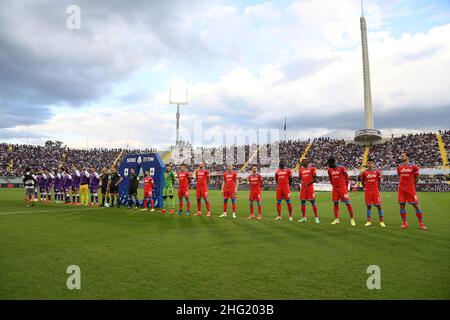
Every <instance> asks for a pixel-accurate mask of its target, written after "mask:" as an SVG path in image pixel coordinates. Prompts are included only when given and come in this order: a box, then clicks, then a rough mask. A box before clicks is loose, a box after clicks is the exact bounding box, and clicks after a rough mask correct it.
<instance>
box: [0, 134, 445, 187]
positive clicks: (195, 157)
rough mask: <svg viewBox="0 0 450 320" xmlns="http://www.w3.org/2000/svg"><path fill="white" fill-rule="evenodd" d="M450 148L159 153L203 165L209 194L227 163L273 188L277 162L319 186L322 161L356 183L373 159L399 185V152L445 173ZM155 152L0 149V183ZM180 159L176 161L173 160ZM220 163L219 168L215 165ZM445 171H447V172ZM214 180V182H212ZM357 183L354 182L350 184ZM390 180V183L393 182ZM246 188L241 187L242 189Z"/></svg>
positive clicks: (396, 144) (320, 141)
mask: <svg viewBox="0 0 450 320" xmlns="http://www.w3.org/2000/svg"><path fill="white" fill-rule="evenodd" d="M449 144H450V131H449V130H446V131H440V132H438V133H421V134H409V135H403V136H401V137H395V138H391V139H386V140H385V141H384V142H382V143H379V144H375V145H371V146H367V147H366V146H364V145H360V144H355V143H352V142H350V143H349V142H346V141H344V140H342V139H332V138H317V139H314V140H306V141H301V140H288V141H281V142H277V143H274V144H267V145H260V146H257V145H251V146H249V145H245V146H229V147H223V146H221V147H213V148H203V147H202V148H194V147H192V146H191V145H190V144H189V143H186V142H183V148H182V149H180V150H176V149H171V150H170V151H165V152H161V154H162V157H163V159H164V160H165V163H169V162H174V160H178V162H174V164H175V165H177V164H180V163H181V162H185V163H186V164H187V165H188V169H189V170H190V171H194V170H195V168H196V166H197V164H198V162H200V161H201V160H203V161H206V163H207V168H208V169H209V170H210V171H211V174H212V176H213V177H215V176H217V177H218V178H217V179H218V180H217V182H216V180H213V181H212V186H211V187H212V188H214V186H215V184H216V183H217V186H218V187H220V183H221V175H222V173H223V171H224V170H225V169H226V164H227V163H233V164H234V165H235V169H236V170H239V171H240V172H241V173H244V172H248V171H250V169H251V165H252V164H253V163H256V164H257V166H258V168H259V170H260V171H261V173H263V174H265V176H267V177H268V178H267V179H265V185H266V187H267V188H271V187H273V185H274V183H275V182H274V181H273V179H272V178H271V177H272V176H273V171H274V169H275V168H276V167H277V166H278V159H283V160H284V162H285V164H286V166H287V167H289V168H293V169H294V174H295V171H296V169H298V163H299V161H300V160H302V159H304V158H307V159H308V161H309V162H310V163H312V164H313V165H315V166H316V167H317V169H318V170H319V171H321V176H320V180H319V182H320V181H322V180H323V182H326V180H327V177H326V174H325V171H324V170H325V169H326V168H327V163H326V160H327V158H328V157H329V156H331V155H333V156H335V157H336V159H337V160H338V163H339V164H341V165H344V166H345V167H346V168H347V169H348V170H349V172H350V171H352V173H351V175H352V176H353V177H356V176H357V175H358V174H359V172H360V171H361V169H362V168H363V167H364V166H365V162H367V159H368V158H369V157H373V158H374V159H375V161H376V165H377V167H379V168H380V169H382V170H384V171H391V172H390V174H392V175H391V176H389V175H386V176H384V178H383V179H384V180H383V183H390V181H391V180H390V179H394V180H395V181H397V180H396V179H397V178H396V176H395V168H396V167H397V165H398V164H399V161H400V159H399V156H400V153H401V151H403V150H405V151H408V152H409V153H410V156H411V160H412V162H413V163H415V164H417V165H419V166H420V167H421V168H422V169H424V168H425V169H426V168H436V169H437V168H441V169H442V168H445V167H446V166H448V154H449V153H448V151H449V150H448V148H449ZM144 152H145V153H147V152H155V150H154V149H146V150H124V149H105V148H101V149H90V150H83V149H70V148H65V147H54V146H52V147H48V146H47V147H44V146H32V145H10V144H5V143H2V144H0V163H1V166H0V177H2V181H4V182H2V183H6V182H11V179H15V180H14V181H19V180H20V179H18V180H17V177H20V175H21V174H22V170H23V168H24V167H25V166H30V167H31V168H32V169H34V170H38V169H41V168H43V167H45V168H48V169H55V168H59V167H61V166H71V165H72V164H76V165H77V166H78V167H80V168H90V167H95V168H97V169H101V168H102V167H108V166H110V165H111V164H113V163H118V162H119V161H120V160H121V159H122V158H123V157H124V156H126V155H127V154H129V153H144ZM274 152H278V156H277V157H275V159H277V160H273V159H272V155H275V153H274ZM177 157H178V158H177ZM217 162H218V163H217ZM447 168H448V167H447ZM214 179H216V178H214ZM421 179H422V180H421V181H422V182H424V183H434V182H436V183H443V182H445V181H446V180H447V179H448V176H445V175H444V174H443V173H442V172H437V173H436V172H431V173H427V175H423V176H421ZM354 180H355V182H356V178H354ZM394 180H392V181H394ZM243 188H245V184H244V185H243Z"/></svg>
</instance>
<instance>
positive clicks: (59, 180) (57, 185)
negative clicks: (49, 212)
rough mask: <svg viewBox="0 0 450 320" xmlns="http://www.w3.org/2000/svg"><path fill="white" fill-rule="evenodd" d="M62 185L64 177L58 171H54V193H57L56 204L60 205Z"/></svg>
mask: <svg viewBox="0 0 450 320" xmlns="http://www.w3.org/2000/svg"><path fill="white" fill-rule="evenodd" d="M61 183H62V176H61V173H59V172H58V170H55V171H54V179H53V191H54V193H55V202H56V203H60V202H61V200H62V198H61Z"/></svg>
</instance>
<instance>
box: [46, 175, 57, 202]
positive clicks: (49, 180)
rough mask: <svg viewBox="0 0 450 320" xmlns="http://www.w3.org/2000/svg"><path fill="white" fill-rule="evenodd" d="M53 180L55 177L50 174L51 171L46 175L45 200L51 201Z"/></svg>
mask: <svg viewBox="0 0 450 320" xmlns="http://www.w3.org/2000/svg"><path fill="white" fill-rule="evenodd" d="M54 179H55V176H54V175H53V174H52V172H51V171H48V174H47V185H46V186H45V189H46V192H47V200H48V201H52V187H53V181H54Z"/></svg>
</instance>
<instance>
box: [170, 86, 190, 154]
mask: <svg viewBox="0 0 450 320" xmlns="http://www.w3.org/2000/svg"><path fill="white" fill-rule="evenodd" d="M187 103H188V81H187V80H180V79H176V80H172V81H171V82H170V93H169V104H176V105H177V137H176V141H175V143H176V145H177V146H178V144H179V143H180V105H186V104H187Z"/></svg>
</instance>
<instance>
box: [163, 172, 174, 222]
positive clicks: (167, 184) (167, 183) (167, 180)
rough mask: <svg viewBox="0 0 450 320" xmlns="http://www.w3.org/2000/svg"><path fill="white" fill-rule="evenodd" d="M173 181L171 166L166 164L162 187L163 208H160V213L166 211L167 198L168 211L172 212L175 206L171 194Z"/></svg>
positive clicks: (172, 193)
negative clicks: (169, 203) (169, 202)
mask: <svg viewBox="0 0 450 320" xmlns="http://www.w3.org/2000/svg"><path fill="white" fill-rule="evenodd" d="M174 183H175V174H174V173H173V171H172V166H171V165H170V164H168V165H167V166H166V172H164V189H163V205H164V208H163V209H162V210H161V213H166V211H167V206H168V200H167V198H169V199H170V201H171V209H170V210H169V213H171V214H173V212H174V211H173V210H174V207H175V204H174V199H173V196H174V194H175V189H174V188H173V185H174Z"/></svg>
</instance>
